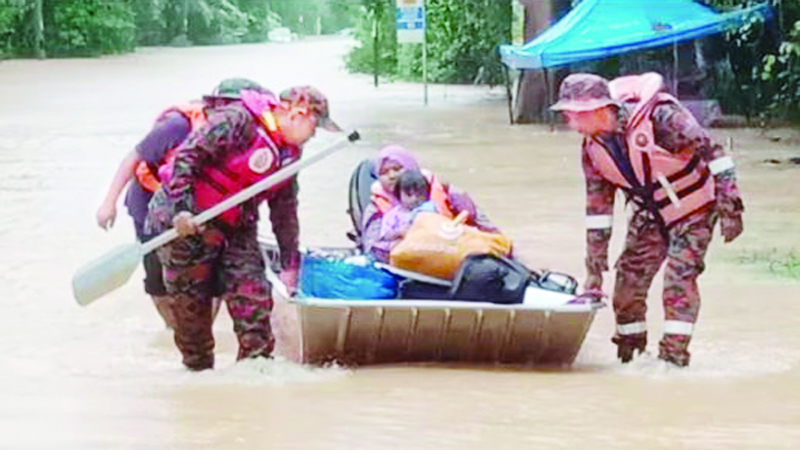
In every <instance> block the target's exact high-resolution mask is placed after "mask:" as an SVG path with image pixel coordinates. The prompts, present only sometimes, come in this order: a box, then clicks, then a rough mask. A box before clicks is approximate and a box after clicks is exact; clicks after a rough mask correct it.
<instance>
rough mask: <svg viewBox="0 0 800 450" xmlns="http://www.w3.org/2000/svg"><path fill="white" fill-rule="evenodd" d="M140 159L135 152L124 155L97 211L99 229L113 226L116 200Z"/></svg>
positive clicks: (115, 214) (115, 215)
mask: <svg viewBox="0 0 800 450" xmlns="http://www.w3.org/2000/svg"><path fill="white" fill-rule="evenodd" d="M139 161H141V160H140V158H139V154H138V153H137V152H136V150H131V151H130V152H128V154H127V155H125V158H123V160H122V162H120V164H119V167H118V168H117V173H116V174H114V179H113V180H112V181H111V186H110V187H109V188H108V192H107V193H106V197H105V200H103V203H102V204H101V205H100V209H98V210H97V224H98V225H100V228H103V229H106V230H107V229H109V228H111V227H112V226H114V219H115V218H116V217H117V200H118V199H119V196H120V194H122V190H123V189H125V186H126V185H127V184H128V181H130V179H131V177H133V170H134V168H136V165H137V164H139Z"/></svg>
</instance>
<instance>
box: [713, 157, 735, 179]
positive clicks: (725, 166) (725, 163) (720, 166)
mask: <svg viewBox="0 0 800 450" xmlns="http://www.w3.org/2000/svg"><path fill="white" fill-rule="evenodd" d="M734 167H735V165H734V164H733V158H731V157H730V156H723V157H721V158H717V159H715V160H713V161H711V162H710V163H708V169H709V170H710V171H711V174H712V175H716V174H718V173H722V172H725V171H726V170H731V169H733V168H734Z"/></svg>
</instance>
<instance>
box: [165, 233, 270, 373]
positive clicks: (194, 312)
mask: <svg viewBox="0 0 800 450" xmlns="http://www.w3.org/2000/svg"><path fill="white" fill-rule="evenodd" d="M256 234H257V231H256V226H255V224H253V225H252V226H249V227H243V228H237V229H235V230H227V229H226V230H223V229H221V228H219V227H217V226H215V224H213V223H209V224H207V225H205V227H204V229H203V230H202V231H201V232H200V233H199V234H197V235H195V236H189V237H185V238H179V239H176V240H174V241H172V242H171V243H170V244H168V245H165V246H163V247H161V248H160V249H159V250H158V256H159V259H160V260H161V263H162V264H163V266H164V283H165V285H166V287H167V292H168V293H169V294H170V295H172V296H173V297H174V299H175V304H174V312H175V322H176V323H175V344H176V345H177V347H178V349H179V350H180V351H181V354H182V355H183V364H184V365H185V366H186V367H187V368H189V369H191V370H203V369H210V368H213V366H214V336H213V333H212V329H211V326H212V323H213V312H212V299H213V297H214V296H215V295H216V294H218V293H220V292H221V296H222V299H223V301H225V303H226V304H227V306H228V313H229V314H230V316H231V319H233V330H234V332H235V333H236V337H237V338H238V341H239V353H238V359H243V358H250V357H258V356H265V357H268V356H269V355H270V354H271V353H272V349H273V348H274V346H275V339H274V337H273V334H272V329H271V326H270V312H271V311H272V297H271V287H270V284H269V282H267V279H266V274H265V272H264V269H265V265H264V264H265V263H264V257H263V255H262V253H261V249H260V248H259V245H258V241H257V239H256ZM217 283H221V285H219V286H217Z"/></svg>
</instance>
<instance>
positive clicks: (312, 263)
mask: <svg viewBox="0 0 800 450" xmlns="http://www.w3.org/2000/svg"><path fill="white" fill-rule="evenodd" d="M298 287H299V291H300V294H301V295H303V296H306V297H316V298H335V299H383V298H396V297H397V277H396V276H395V275H392V274H391V273H389V272H388V271H386V270H384V269H380V268H378V267H376V266H375V265H374V264H373V262H372V261H371V260H370V259H369V258H367V257H366V256H350V257H347V258H336V257H330V256H328V257H325V256H316V257H315V256H308V255H306V256H304V257H303V259H302V265H301V270H300V280H299V286H298Z"/></svg>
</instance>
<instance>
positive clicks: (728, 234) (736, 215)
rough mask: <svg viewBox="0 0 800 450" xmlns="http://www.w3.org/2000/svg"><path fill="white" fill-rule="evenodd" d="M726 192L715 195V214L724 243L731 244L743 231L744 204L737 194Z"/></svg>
mask: <svg viewBox="0 0 800 450" xmlns="http://www.w3.org/2000/svg"><path fill="white" fill-rule="evenodd" d="M727 192H728V191H724V190H723V191H721V192H718V193H717V213H718V214H719V227H720V231H721V232H722V237H723V238H725V242H726V243H727V242H731V241H733V240H734V239H736V238H737V237H739V235H740V234H742V231H744V223H742V212H744V204H743V203H742V199H741V198H740V197H739V195H738V194H735V193H734V194H730V193H727Z"/></svg>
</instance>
